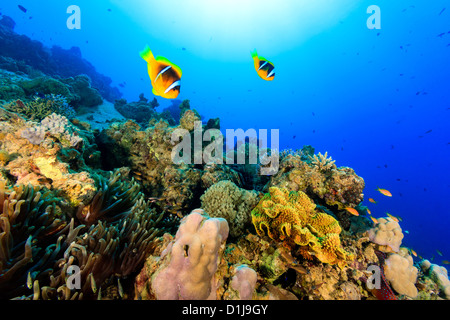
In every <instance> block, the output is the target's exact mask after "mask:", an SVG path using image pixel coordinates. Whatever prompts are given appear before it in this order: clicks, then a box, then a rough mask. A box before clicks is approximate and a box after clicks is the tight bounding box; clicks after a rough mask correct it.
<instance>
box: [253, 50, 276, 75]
mask: <svg viewBox="0 0 450 320" xmlns="http://www.w3.org/2000/svg"><path fill="white" fill-rule="evenodd" d="M251 55H252V58H253V62H254V64H255V70H256V72H257V73H258V75H259V76H260V77H261V78H262V79H264V80H267V81H272V80H273V79H274V78H275V66H274V65H273V63H272V62H270V61H268V60H267V59H264V58H263V57H260V56H258V54H257V53H256V49H255V50H253V51H251Z"/></svg>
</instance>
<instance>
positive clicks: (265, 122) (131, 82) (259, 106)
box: [0, 0, 450, 263]
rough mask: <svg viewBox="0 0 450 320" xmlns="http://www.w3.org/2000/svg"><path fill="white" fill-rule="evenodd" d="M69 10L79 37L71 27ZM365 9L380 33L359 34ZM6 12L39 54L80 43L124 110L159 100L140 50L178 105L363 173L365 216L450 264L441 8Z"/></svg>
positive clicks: (84, 7)
mask: <svg viewBox="0 0 450 320" xmlns="http://www.w3.org/2000/svg"><path fill="white" fill-rule="evenodd" d="M18 5H21V6H23V7H24V8H26V9H27V11H26V12H23V11H22V10H20V9H19V8H18ZM70 5H77V6H78V7H79V8H80V10H81V29H68V28H67V24H66V22H67V19H68V18H69V17H70V13H67V8H68V7H69V6H70ZM371 5H376V6H378V7H379V8H380V18H381V20H380V21H381V29H369V28H368V27H367V20H368V19H369V18H370V16H371V13H367V8H368V7H369V6H371ZM0 12H1V13H2V14H5V15H9V16H11V17H12V18H13V19H14V20H15V21H16V23H17V25H16V28H15V30H16V31H17V32H18V33H22V34H25V35H27V36H29V37H30V38H32V39H35V40H38V41H41V42H42V43H43V44H44V45H46V46H49V47H51V46H53V45H58V46H61V47H63V48H70V47H72V46H77V47H79V48H81V52H82V55H83V57H84V58H85V59H87V60H88V61H90V62H91V63H92V64H93V65H94V66H95V68H96V69H97V71H99V72H100V73H103V74H105V75H107V76H109V77H111V78H112V79H113V85H116V86H117V85H119V84H120V88H121V91H122V93H123V96H124V98H126V99H127V100H128V101H135V100H137V97H138V95H139V94H140V93H144V94H145V96H146V97H147V98H153V95H152V91H151V90H152V88H151V85H150V80H149V77H148V74H147V67H146V63H145V61H143V60H142V58H141V57H140V56H139V51H141V50H142V49H143V48H144V46H145V45H146V44H148V45H149V46H150V47H151V49H152V51H153V52H154V54H155V55H162V56H165V57H167V58H168V59H170V60H171V61H173V62H175V63H176V64H177V65H179V66H180V67H181V69H182V71H183V76H182V86H181V93H180V96H179V97H178V98H179V99H189V100H190V104H191V106H192V107H193V108H195V109H197V110H198V111H199V113H200V114H201V115H203V116H204V117H205V119H208V118H215V117H220V121H221V129H222V130H225V129H228V128H229V129H237V128H242V129H244V130H246V129H249V128H253V129H256V130H258V129H279V130H280V131H279V132H280V149H286V148H291V149H297V148H301V147H302V146H303V145H312V146H313V147H314V148H315V150H316V152H321V153H325V152H328V155H329V156H331V157H332V158H333V159H334V160H335V161H336V164H337V165H338V166H348V167H351V168H353V169H354V170H355V172H356V173H357V174H358V175H359V176H361V177H363V178H364V180H365V183H366V188H365V192H364V195H365V200H364V204H365V205H367V206H368V207H369V208H370V210H371V211H372V214H373V216H375V217H381V216H385V215H386V212H389V213H391V214H393V215H395V216H400V217H401V218H402V220H403V221H402V222H400V224H401V227H402V229H403V230H407V231H408V232H409V233H408V234H405V238H404V240H403V245H405V246H408V247H411V248H413V249H414V250H415V251H416V252H417V253H418V254H419V255H421V256H423V257H424V258H428V259H431V258H432V257H434V262H435V263H440V262H441V261H442V260H443V259H447V260H450V259H449V258H450V242H449V239H448V238H449V236H450V209H449V204H448V199H449V195H450V168H449V161H450V126H449V125H448V123H449V120H450V3H449V2H448V1H444V0H436V1H433V2H425V1H382V0H373V1H365V0H361V1H357V0H343V1H339V3H336V1H326V0H316V1H302V0H284V1H261V0H260V1H253V0H244V1H236V0H228V1H225V0H217V1H211V0H186V1H177V0H164V1H154V0H146V1H144V0H130V1H124V0H122V1H120V0H115V1H95V2H94V1H86V0H72V1H66V0H58V1H56V0H52V1H50V0H44V1H39V2H37V1H33V0H22V1H15V0H9V1H7V2H3V3H2V4H1V5H0ZM255 48H256V49H257V50H258V53H259V54H260V55H262V56H264V57H265V58H267V59H268V60H270V61H271V62H273V63H274V65H275V70H276V76H275V80H274V81H263V80H262V79H261V78H259V77H258V75H257V74H256V72H255V70H254V67H253V61H252V59H251V56H250V51H251V50H253V49H255ZM158 102H159V103H160V107H159V111H161V110H162V109H163V108H164V107H167V106H169V105H170V104H171V102H170V101H168V100H164V99H163V98H160V97H158ZM377 187H381V188H386V189H388V190H390V191H391V192H392V195H393V196H392V198H388V197H385V196H382V195H381V194H380V193H378V192H377V191H376V188H377ZM369 197H372V198H374V199H375V200H377V201H378V203H377V204H372V203H369V202H368V200H367V199H368V198H369ZM436 249H438V250H440V251H441V252H442V253H443V256H442V257H441V256H439V255H437V253H436Z"/></svg>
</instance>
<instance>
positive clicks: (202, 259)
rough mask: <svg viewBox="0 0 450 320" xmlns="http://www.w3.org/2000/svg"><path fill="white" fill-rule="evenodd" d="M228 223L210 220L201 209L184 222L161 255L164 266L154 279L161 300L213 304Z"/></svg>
mask: <svg viewBox="0 0 450 320" xmlns="http://www.w3.org/2000/svg"><path fill="white" fill-rule="evenodd" d="M227 237H228V223H227V221H226V220H225V219H222V218H209V217H208V216H207V215H205V214H204V211H203V210H201V209H196V210H193V211H192V212H191V213H190V214H189V215H187V216H186V217H184V218H183V220H182V221H181V224H180V227H179V229H178V231H177V234H176V236H175V239H174V241H173V242H171V243H170V244H169V246H168V247H167V249H166V250H165V251H164V252H163V253H162V257H161V258H162V259H166V260H165V263H164V262H163V265H162V266H161V267H160V268H159V270H158V271H157V272H156V273H155V274H154V275H153V278H152V289H153V292H154V293H155V296H156V298H157V299H160V300H178V299H179V300H204V299H208V300H214V299H216V284H215V281H214V280H215V277H214V275H215V273H216V270H217V263H218V258H219V252H220V249H221V247H222V246H223V245H224V244H225V241H226V239H227Z"/></svg>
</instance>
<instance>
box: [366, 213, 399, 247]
mask: <svg viewBox="0 0 450 320" xmlns="http://www.w3.org/2000/svg"><path fill="white" fill-rule="evenodd" d="M369 239H370V241H372V242H373V243H376V244H378V245H380V246H385V247H384V248H383V247H380V248H379V249H380V250H381V251H385V252H389V251H394V252H398V251H399V250H400V245H401V244H402V239H403V233H402V229H401V228H400V225H399V224H398V222H396V221H394V220H392V219H391V218H389V217H387V218H379V219H378V223H377V224H375V227H374V228H372V229H370V230H369Z"/></svg>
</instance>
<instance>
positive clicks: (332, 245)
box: [251, 187, 351, 266]
mask: <svg viewBox="0 0 450 320" xmlns="http://www.w3.org/2000/svg"><path fill="white" fill-rule="evenodd" d="M315 207H316V206H315V204H314V203H313V202H312V201H311V199H310V198H309V197H308V196H307V195H306V194H305V193H303V192H301V191H300V192H295V191H291V192H289V191H288V190H287V189H285V188H276V187H271V188H270V189H269V193H266V194H265V195H264V197H263V198H262V199H261V200H260V202H259V203H258V205H257V206H256V208H255V209H253V210H252V213H251V214H252V222H253V224H254V226H255V228H256V231H257V233H258V234H259V235H264V233H266V232H267V234H268V236H269V237H270V238H271V239H274V240H277V241H283V242H284V243H286V244H287V245H290V246H293V245H295V244H297V245H300V246H301V247H302V250H301V254H302V255H303V256H304V257H305V258H309V259H310V258H312V256H315V257H317V258H318V259H319V260H320V261H322V262H324V263H329V264H338V265H340V266H342V265H344V264H345V263H346V260H347V259H350V258H351V256H350V255H349V254H348V253H347V252H346V251H345V250H344V249H343V248H342V247H341V242H340V238H339V234H340V232H341V227H340V226H339V223H338V221H337V220H336V219H334V218H333V217H332V216H330V215H328V214H326V213H322V212H316V211H315Z"/></svg>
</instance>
